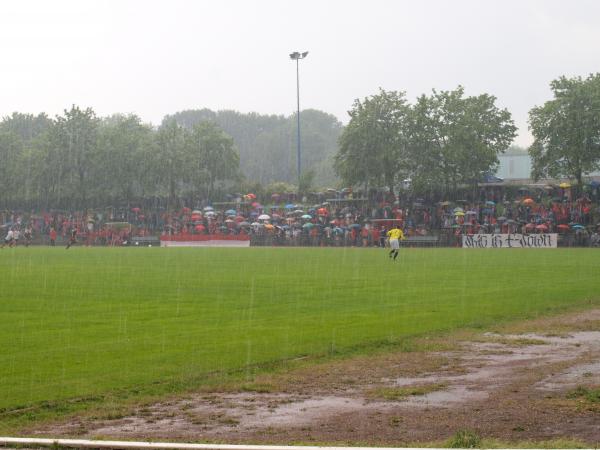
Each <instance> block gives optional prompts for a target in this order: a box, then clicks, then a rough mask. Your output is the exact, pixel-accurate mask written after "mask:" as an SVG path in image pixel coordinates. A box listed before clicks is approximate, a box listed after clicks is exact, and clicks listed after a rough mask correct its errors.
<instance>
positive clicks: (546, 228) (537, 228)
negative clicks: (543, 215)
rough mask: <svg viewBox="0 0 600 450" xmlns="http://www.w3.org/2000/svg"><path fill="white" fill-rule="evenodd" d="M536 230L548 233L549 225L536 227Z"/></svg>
mask: <svg viewBox="0 0 600 450" xmlns="http://www.w3.org/2000/svg"><path fill="white" fill-rule="evenodd" d="M535 229H536V230H539V231H548V225H544V224H543V223H542V224H540V225H538V226H537V227H535Z"/></svg>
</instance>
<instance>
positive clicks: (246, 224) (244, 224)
mask: <svg viewBox="0 0 600 450" xmlns="http://www.w3.org/2000/svg"><path fill="white" fill-rule="evenodd" d="M238 226H240V227H247V226H250V223H249V222H246V221H244V222H240V223H238Z"/></svg>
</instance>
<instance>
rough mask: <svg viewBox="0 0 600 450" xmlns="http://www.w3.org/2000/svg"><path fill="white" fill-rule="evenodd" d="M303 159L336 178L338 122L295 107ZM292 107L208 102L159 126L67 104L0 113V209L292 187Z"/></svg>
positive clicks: (313, 170) (312, 170) (184, 198)
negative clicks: (54, 109)
mask: <svg viewBox="0 0 600 450" xmlns="http://www.w3.org/2000/svg"><path fill="white" fill-rule="evenodd" d="M301 120H302V138H303V143H304V145H303V164H304V166H305V167H306V169H307V170H306V174H307V175H308V177H309V180H308V181H309V183H310V179H314V178H315V177H318V179H319V180H320V182H323V183H332V184H333V183H335V180H336V179H335V175H333V170H332V164H333V156H334V154H335V152H336V149H337V140H338V138H339V135H340V133H341V130H342V124H341V123H340V122H339V121H338V120H337V119H336V118H335V117H334V116H332V115H330V114H326V113H323V112H321V111H317V110H306V111H302V113H301ZM294 124H295V116H291V117H284V116H274V115H271V116H268V115H260V114H256V113H251V114H242V113H239V112H235V111H219V112H213V111H210V110H207V109H204V110H190V111H182V112H179V113H176V114H173V115H171V116H166V117H165V118H164V120H163V122H162V123H161V125H160V126H158V127H153V126H151V125H150V124H145V123H143V122H142V120H141V119H140V118H139V117H137V116H135V115H120V114H117V115H113V116H110V117H105V118H99V117H97V115H96V114H95V112H94V111H93V110H92V109H91V108H86V109H82V108H79V107H77V106H73V107H72V108H71V109H69V110H65V111H64V112H63V114H61V115H59V116H57V117H55V118H49V117H48V116H47V115H46V114H39V115H31V114H22V113H13V114H12V115H11V116H8V117H5V118H4V119H3V120H2V121H1V122H0V208H18V209H20V208H32V209H40V208H41V209H51V208H55V209H60V208H65V209H68V208H93V207H102V206H108V205H112V206H122V205H128V204H131V203H133V202H140V201H141V200H144V201H150V200H154V201H155V203H160V204H162V205H165V204H166V205H167V207H177V206H178V205H179V204H187V205H196V204H198V203H200V202H203V201H210V200H212V201H214V200H225V199H226V197H225V195H226V194H227V193H231V192H237V191H245V190H252V189H256V188H258V189H261V188H263V187H265V186H267V185H269V184H273V183H278V184H276V185H275V187H277V188H281V189H286V190H290V191H291V190H294V189H295V187H294V184H297V180H296V170H295V164H296V162H295V161H296V160H295V155H296V140H295V125H294Z"/></svg>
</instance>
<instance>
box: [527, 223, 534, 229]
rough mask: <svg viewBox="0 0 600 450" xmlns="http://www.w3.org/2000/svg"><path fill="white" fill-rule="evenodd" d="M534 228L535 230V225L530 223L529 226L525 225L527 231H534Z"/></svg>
mask: <svg viewBox="0 0 600 450" xmlns="http://www.w3.org/2000/svg"><path fill="white" fill-rule="evenodd" d="M534 228H535V223H528V224H527V225H525V229H526V230H532V229H534Z"/></svg>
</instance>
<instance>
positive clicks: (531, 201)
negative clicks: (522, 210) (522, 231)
mask: <svg viewBox="0 0 600 450" xmlns="http://www.w3.org/2000/svg"><path fill="white" fill-rule="evenodd" d="M522 203H523V204H524V205H525V206H531V205H533V204H534V203H535V202H534V201H533V199H532V198H526V199H524V200H523V201H522Z"/></svg>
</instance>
